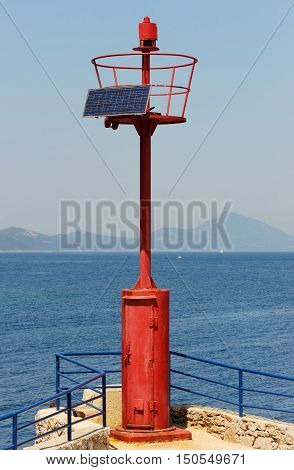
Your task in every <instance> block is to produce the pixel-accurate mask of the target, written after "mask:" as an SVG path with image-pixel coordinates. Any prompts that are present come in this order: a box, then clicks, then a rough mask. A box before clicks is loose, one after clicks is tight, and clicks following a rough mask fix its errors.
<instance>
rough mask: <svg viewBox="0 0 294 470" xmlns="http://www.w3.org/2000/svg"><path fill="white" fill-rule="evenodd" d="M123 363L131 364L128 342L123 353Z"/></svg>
mask: <svg viewBox="0 0 294 470" xmlns="http://www.w3.org/2000/svg"><path fill="white" fill-rule="evenodd" d="M124 363H125V365H126V366H127V365H130V364H131V345H130V344H128V346H127V353H126V354H124Z"/></svg>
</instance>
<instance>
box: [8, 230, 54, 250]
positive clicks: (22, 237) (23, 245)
mask: <svg viewBox="0 0 294 470" xmlns="http://www.w3.org/2000/svg"><path fill="white" fill-rule="evenodd" d="M0 250H1V251H27V250H33V251H57V250H59V236H58V235H54V236H50V235H43V234H42V233H38V232H33V231H31V230H26V229H24V228H18V227H9V228H6V229H4V230H0Z"/></svg>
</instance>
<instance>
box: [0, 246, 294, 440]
mask: <svg viewBox="0 0 294 470" xmlns="http://www.w3.org/2000/svg"><path fill="white" fill-rule="evenodd" d="M137 277H138V255H137V254H134V253H122V252H120V253H99V252H95V253H93V252H76V253H39V252H38V253H1V254H0V305H1V307H0V320H1V329H0V414H3V413H7V412H9V411H13V410H15V409H18V408H21V407H23V406H25V405H27V404H29V403H32V402H34V401H38V400H40V399H42V398H44V397H46V396H49V395H51V394H53V393H55V353H56V352H59V351H102V350H104V351H119V350H120V333H121V314H120V292H121V289H123V288H129V287H132V286H133V285H134V284H135V281H136V279H137ZM153 277H154V280H155V282H156V284H157V286H158V287H161V288H169V289H170V343H171V349H172V350H174V351H178V352H184V353H187V354H192V355H196V356H198V357H201V358H206V359H212V360H215V361H219V362H222V363H228V364H232V365H238V366H242V367H246V368H249V369H254V370H262V371H268V372H273V373H278V374H285V375H287V376H291V377H294V360H293V358H294V341H293V339H294V253H233V252H232V253H231V252H228V253H227V252H224V253H187V252H185V253H175V252H169V253H154V255H153ZM104 360H106V359H99V358H94V359H93V358H92V359H89V361H92V364H94V365H95V366H96V367H97V368H101V367H102V366H103V367H104V366H106V365H105V364H104V363H103V361H104ZM107 360H108V361H109V360H110V361H115V360H117V359H115V358H108V359H107ZM173 360H174V361H175V362H174V365H175V367H176V368H177V369H178V370H182V371H189V373H191V375H196V376H197V377H204V378H210V379H213V380H216V381H225V382H226V383H231V384H233V385H237V384H238V373H237V371H235V370H230V369H223V368H219V367H217V366H215V365H208V364H205V363H202V362H199V361H192V360H188V359H180V358H174V359H173ZM93 361H94V362H93ZM84 362H85V360H84ZM113 364H114V362H113ZM172 383H174V384H177V385H181V386H182V387H183V388H188V389H189V390H191V391H193V392H194V394H192V393H187V392H180V391H178V390H172V400H173V401H174V402H185V403H197V404H200V405H209V406H218V407H220V408H231V409H235V410H237V407H236V406H234V405H232V404H230V403H225V402H221V401H220V400H225V401H231V402H233V403H235V402H237V401H238V391H237V390H235V389H231V388H227V387H225V386H221V385H218V384H214V383H211V382H206V381H205V380H203V379H196V378H185V377H184V376H183V377H182V376H179V375H177V376H176V377H172ZM244 387H245V388H248V389H253V388H258V389H260V390H263V391H265V392H266V391H274V392H281V393H284V394H285V395H289V396H287V397H278V396H274V395H269V394H268V393H263V394H262V393H259V394H257V393H255V392H250V391H248V392H244V403H247V404H248V406H251V408H250V409H249V408H248V409H247V410H246V412H248V413H252V414H257V415H263V416H266V417H268V418H275V419H281V420H284V421H289V422H293V421H294V414H293V411H294V398H291V396H294V382H293V381H289V380H278V379H271V378H268V377H266V376H262V377H259V376H257V375H256V374H250V373H246V374H244ZM203 395H209V397H207V396H203ZM254 407H255V408H254ZM264 407H267V408H272V410H267V411H266V410H263V409H262V408H264ZM281 410H286V411H281ZM7 426H8V424H7V423H6V424H5V425H3V423H2V427H1V428H0V436H1V437H0V446H1V444H3V442H6V441H7V433H8V432H9V433H10V432H11V431H10V429H11V423H9V426H10V427H7ZM1 429H2V432H1Z"/></svg>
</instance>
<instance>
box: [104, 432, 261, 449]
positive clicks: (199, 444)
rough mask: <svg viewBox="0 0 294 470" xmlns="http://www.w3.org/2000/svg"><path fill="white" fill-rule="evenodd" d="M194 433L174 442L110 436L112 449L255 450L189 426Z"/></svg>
mask: <svg viewBox="0 0 294 470" xmlns="http://www.w3.org/2000/svg"><path fill="white" fill-rule="evenodd" d="M188 429H189V431H191V433H192V440H191V441H174V442H152V443H139V444H134V443H132V444H129V443H127V442H122V441H118V440H116V439H113V438H110V449H113V450H115V449H124V450H141V449H142V450H145V449H146V450H148V449H149V450H150V449H160V450H165V449H175V450H176V449H182V450H253V449H252V447H246V446H245V445H242V444H235V443H234V442H227V441H223V440H222V439H218V438H217V437H214V436H213V435H212V434H209V433H208V432H205V431H201V430H200V429H194V428H188Z"/></svg>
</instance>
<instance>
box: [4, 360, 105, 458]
mask: <svg viewBox="0 0 294 470" xmlns="http://www.w3.org/2000/svg"><path fill="white" fill-rule="evenodd" d="M59 360H60V359H59ZM83 367H85V369H88V368H89V367H88V366H83ZM91 369H92V368H91ZM84 372H86V371H84ZM93 372H95V374H96V375H94V376H92V377H91V378H89V379H87V380H84V381H83V382H80V383H77V384H76V385H74V386H73V387H71V388H66V389H64V390H62V391H58V392H57V393H55V394H54V395H51V396H49V397H47V398H44V399H43V400H39V401H37V402H35V403H32V404H30V405H28V406H25V407H23V408H20V409H19V410H16V411H13V412H11V413H6V414H3V415H1V416H0V422H3V421H7V420H11V422H12V434H11V444H10V445H8V446H6V447H4V449H2V450H17V449H19V448H21V447H22V446H24V445H25V444H27V443H29V442H32V441H35V440H36V439H40V438H43V437H45V436H48V435H49V434H52V433H54V432H58V431H61V430H63V429H66V430H67V440H68V441H71V440H72V428H73V426H75V425H76V424H78V423H80V422H82V421H86V420H87V419H91V418H94V417H97V416H100V415H102V420H103V426H104V427H105V426H106V373H105V371H99V370H98V369H96V370H92V373H93ZM97 373H98V375H97ZM100 379H101V384H99V385H98V387H97V388H98V390H100V393H98V394H97V388H96V390H95V392H96V396H94V397H92V398H90V399H89V400H80V399H79V398H78V397H77V396H76V395H75V394H74V392H76V391H78V390H84V389H85V388H90V385H91V384H93V383H94V382H96V381H99V380H100ZM99 398H101V399H102V408H98V407H96V406H95V405H93V403H92V402H93V401H94V400H97V399H99ZM63 399H65V403H66V405H65V406H64V407H61V406H60V404H61V401H62V400H63ZM74 400H75V401H77V402H78V405H76V404H74V403H73V401H74ZM89 402H91V403H89ZM48 403H56V408H57V411H53V412H52V413H50V414H48V415H46V416H44V417H42V418H38V419H36V420H35V419H34V420H31V421H27V422H25V423H24V424H22V425H19V418H20V417H21V416H22V415H23V414H24V413H26V412H28V411H31V410H34V409H36V408H38V407H39V406H41V405H45V404H48ZM81 405H87V406H90V407H91V408H94V409H95V411H96V413H95V414H92V415H91V416H86V417H84V418H81V419H79V420H75V421H72V412H73V410H74V409H76V408H77V406H81ZM60 413H66V415H67V422H66V424H64V425H60V426H58V427H56V428H54V429H51V430H50V431H46V432H44V433H42V434H37V435H36V434H35V432H34V433H33V436H31V437H29V438H26V439H25V440H22V441H21V442H20V440H19V433H20V431H22V430H28V429H29V428H30V427H31V426H33V427H34V426H35V425H36V424H37V423H40V422H42V421H45V420H48V419H49V418H52V417H53V416H57V415H58V414H60Z"/></svg>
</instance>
